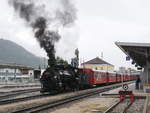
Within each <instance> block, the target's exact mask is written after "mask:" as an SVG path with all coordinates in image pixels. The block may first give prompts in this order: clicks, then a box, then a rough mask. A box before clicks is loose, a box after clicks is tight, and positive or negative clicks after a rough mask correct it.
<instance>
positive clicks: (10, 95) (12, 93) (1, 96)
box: [0, 88, 40, 100]
mask: <svg viewBox="0 0 150 113" xmlns="http://www.w3.org/2000/svg"><path fill="white" fill-rule="evenodd" d="M37 91H40V88H36V89H26V90H17V91H11V92H8V93H7V94H3V95H0V100H4V99H6V98H11V97H15V96H19V95H21V94H25V93H32V92H37Z"/></svg>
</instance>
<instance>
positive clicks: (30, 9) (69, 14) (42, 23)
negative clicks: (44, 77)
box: [9, 0, 76, 67]
mask: <svg viewBox="0 0 150 113" xmlns="http://www.w3.org/2000/svg"><path fill="white" fill-rule="evenodd" d="M61 3H62V6H63V8H64V11H63V12H61V11H60V10H57V11H56V12H54V13H56V14H55V15H56V17H55V18H56V19H58V20H59V21H60V23H61V24H62V26H65V25H67V24H70V23H73V22H74V20H75V18H76V16H74V15H75V11H74V7H73V5H72V4H70V2H69V1H68V0H61ZM9 4H10V5H11V6H13V7H14V9H15V11H16V12H17V13H18V14H19V16H20V17H21V18H22V19H24V20H25V21H26V22H27V24H28V25H29V26H30V27H32V29H33V32H34V35H35V37H36V39H37V41H38V42H39V44H40V46H41V47H42V48H44V50H45V51H46V53H47V56H48V58H49V59H48V65H49V66H50V67H54V66H55V64H56V60H55V43H56V42H57V41H59V39H60V38H61V36H60V35H59V32H58V31H54V30H50V29H49V24H50V22H52V21H50V19H49V18H47V16H46V15H48V14H47V12H46V11H45V10H44V9H45V7H46V6H45V4H42V5H39V6H38V5H35V2H33V0H9ZM65 4H66V6H65ZM71 7H72V8H71ZM69 9H70V10H69Z"/></svg>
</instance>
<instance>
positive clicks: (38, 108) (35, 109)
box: [9, 83, 122, 113]
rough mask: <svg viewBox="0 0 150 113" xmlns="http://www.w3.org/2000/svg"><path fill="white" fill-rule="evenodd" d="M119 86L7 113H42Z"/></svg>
mask: <svg viewBox="0 0 150 113" xmlns="http://www.w3.org/2000/svg"><path fill="white" fill-rule="evenodd" d="M121 86H122V84H121V83H120V84H118V85H111V86H105V87H101V88H99V89H98V90H94V89H92V91H91V90H90V91H84V92H82V93H78V94H76V95H73V96H69V97H64V98H61V99H57V100H53V101H49V102H45V103H41V104H38V105H34V106H28V107H25V108H19V109H17V110H15V111H11V112H9V113H26V112H27V113H37V112H40V111H43V110H46V109H50V108H53V107H57V106H60V105H63V104H66V103H69V102H72V101H75V100H80V99H83V98H87V97H90V96H93V95H97V94H99V93H102V92H105V91H108V90H111V89H114V88H117V87H121Z"/></svg>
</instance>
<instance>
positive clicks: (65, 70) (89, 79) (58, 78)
mask: <svg viewBox="0 0 150 113" xmlns="http://www.w3.org/2000/svg"><path fill="white" fill-rule="evenodd" d="M137 76H138V75H121V74H117V73H109V72H104V71H100V70H93V69H85V68H82V69H81V68H75V67H72V66H70V65H68V66H64V65H57V66H55V68H54V69H51V68H47V69H46V70H45V71H44V73H43V74H42V76H41V77H40V82H41V92H42V93H43V92H52V91H57V92H63V91H66V90H80V89H85V88H89V87H93V86H95V85H100V84H106V83H107V84H108V83H117V82H121V81H130V80H136V79H137Z"/></svg>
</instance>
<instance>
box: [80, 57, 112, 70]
mask: <svg viewBox="0 0 150 113" xmlns="http://www.w3.org/2000/svg"><path fill="white" fill-rule="evenodd" d="M81 67H83V68H90V69H96V70H102V71H106V72H113V71H114V65H112V64H110V63H108V62H106V61H104V60H102V59H100V58H99V57H96V58H94V59H92V60H89V61H87V62H84V63H82V64H81Z"/></svg>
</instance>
